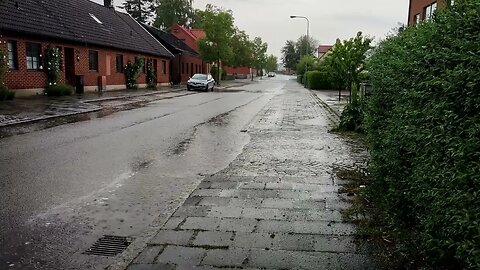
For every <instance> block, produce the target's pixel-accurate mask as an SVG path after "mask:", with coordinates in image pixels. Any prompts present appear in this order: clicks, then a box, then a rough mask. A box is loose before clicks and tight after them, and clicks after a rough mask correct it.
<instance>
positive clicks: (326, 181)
mask: <svg viewBox="0 0 480 270" xmlns="http://www.w3.org/2000/svg"><path fill="white" fill-rule="evenodd" d="M281 180H282V182H292V183H305V184H318V185H331V184H333V183H334V182H333V181H332V179H331V177H330V176H326V177H292V176H284V177H282V178H281Z"/></svg>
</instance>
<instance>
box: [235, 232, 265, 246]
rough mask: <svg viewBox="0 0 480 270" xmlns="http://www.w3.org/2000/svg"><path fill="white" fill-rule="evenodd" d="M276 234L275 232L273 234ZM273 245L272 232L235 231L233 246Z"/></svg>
mask: <svg viewBox="0 0 480 270" xmlns="http://www.w3.org/2000/svg"><path fill="white" fill-rule="evenodd" d="M273 235H274V234H273ZM272 245H273V238H272V234H270V233H242V232H237V233H235V238H234V241H233V242H232V246H234V247H239V248H244V249H252V248H257V249H265V248H271V247H272Z"/></svg>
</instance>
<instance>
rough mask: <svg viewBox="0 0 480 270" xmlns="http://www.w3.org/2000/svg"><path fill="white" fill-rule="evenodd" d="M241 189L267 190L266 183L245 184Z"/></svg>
mask: <svg viewBox="0 0 480 270" xmlns="http://www.w3.org/2000/svg"><path fill="white" fill-rule="evenodd" d="M239 188H240V189H265V183H260V182H244V183H242V184H241V185H240V186H239Z"/></svg>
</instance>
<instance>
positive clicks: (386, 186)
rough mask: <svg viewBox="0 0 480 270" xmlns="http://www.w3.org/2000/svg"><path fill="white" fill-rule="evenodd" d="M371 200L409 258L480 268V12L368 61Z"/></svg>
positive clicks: (419, 29) (458, 10) (459, 16)
mask: <svg viewBox="0 0 480 270" xmlns="http://www.w3.org/2000/svg"><path fill="white" fill-rule="evenodd" d="M369 72H370V73H369V74H370V75H371V84H372V86H373V90H372V92H371V96H370V97H369V102H368V107H367V111H366V130H367V137H368V141H369V148H370V153H371V159H372V160H371V167H370V172H371V174H372V181H371V183H370V184H369V187H368V193H369V194H370V197H371V198H372V199H374V200H375V201H376V202H377V204H378V205H380V206H381V209H383V210H384V211H385V214H386V216H387V220H388V221H389V224H390V225H391V226H392V228H394V231H398V232H399V235H400V236H401V237H400V239H402V242H401V244H402V248H403V249H402V251H403V252H405V251H407V253H406V255H407V257H408V256H410V257H414V256H418V257H417V259H418V258H420V259H421V260H423V262H424V264H426V267H429V268H436V269H462V268H464V269H480V5H478V0H464V1H462V0H460V1H455V5H454V6H453V7H451V8H447V9H445V10H443V11H439V12H438V14H437V15H436V16H435V17H434V18H433V19H432V20H431V21H428V22H424V23H420V25H417V26H415V27H409V28H407V29H405V30H401V31H400V32H399V34H398V35H396V36H392V37H389V38H387V40H385V41H383V42H382V43H381V44H380V45H379V46H378V48H377V49H376V50H375V52H374V53H373V55H372V56H371V58H370V61H369Z"/></svg>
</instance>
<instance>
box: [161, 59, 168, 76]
mask: <svg viewBox="0 0 480 270" xmlns="http://www.w3.org/2000/svg"><path fill="white" fill-rule="evenodd" d="M162 74H163V75H165V74H167V61H165V60H163V61H162Z"/></svg>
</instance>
